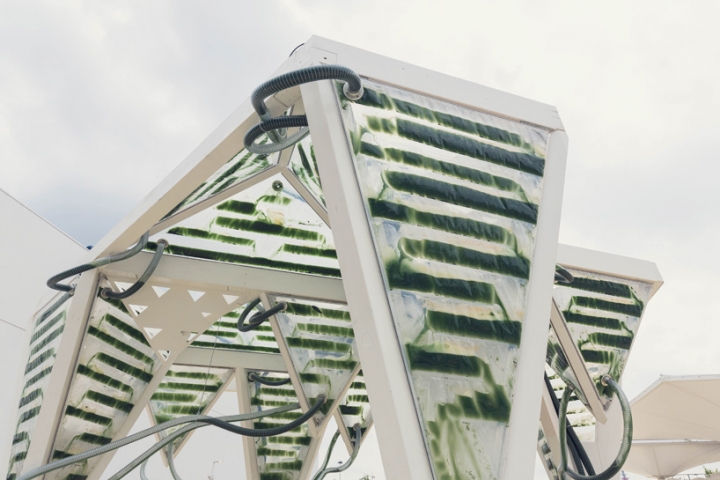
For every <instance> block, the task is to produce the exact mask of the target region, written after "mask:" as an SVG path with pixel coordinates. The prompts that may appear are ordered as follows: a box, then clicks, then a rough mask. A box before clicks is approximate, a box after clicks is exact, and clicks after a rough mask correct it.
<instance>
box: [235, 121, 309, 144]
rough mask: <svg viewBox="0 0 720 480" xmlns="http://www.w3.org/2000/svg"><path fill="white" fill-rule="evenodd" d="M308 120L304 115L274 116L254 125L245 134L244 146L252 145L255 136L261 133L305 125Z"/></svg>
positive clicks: (255, 138)
mask: <svg viewBox="0 0 720 480" xmlns="http://www.w3.org/2000/svg"><path fill="white" fill-rule="evenodd" d="M307 126H308V121H307V117H306V116H305V115H284V116H282V117H275V118H271V119H269V120H266V121H263V122H260V123H258V124H257V125H254V126H253V127H252V128H250V130H248V131H247V133H246V134H245V140H244V141H245V146H246V147H247V146H248V145H252V144H253V142H255V140H257V138H258V137H259V136H260V135H262V134H263V133H268V132H272V131H273V130H280V129H285V128H292V127H307Z"/></svg>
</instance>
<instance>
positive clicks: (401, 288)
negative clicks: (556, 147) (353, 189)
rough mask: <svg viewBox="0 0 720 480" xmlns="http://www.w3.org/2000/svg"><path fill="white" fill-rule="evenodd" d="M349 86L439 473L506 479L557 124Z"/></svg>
mask: <svg viewBox="0 0 720 480" xmlns="http://www.w3.org/2000/svg"><path fill="white" fill-rule="evenodd" d="M363 85H364V87H365V94H364V96H363V98H362V99H361V100H359V101H358V102H350V101H348V100H346V99H345V98H344V96H343V95H342V94H339V95H338V101H339V102H340V106H341V111H342V115H343V119H344V123H345V126H346V128H347V131H348V137H349V142H350V145H351V146H352V150H353V154H354V163H355V168H356V172H357V177H358V183H359V186H360V190H361V192H362V195H363V197H364V200H365V202H366V211H367V216H368V220H369V222H370V226H371V230H372V233H373V240H374V242H375V248H376V251H377V255H378V260H379V262H380V263H381V265H382V267H383V272H384V280H385V286H386V288H387V291H388V297H389V300H390V307H391V311H392V314H393V319H394V323H395V328H396V332H397V335H398V338H399V340H400V343H401V344H402V345H403V355H404V360H405V363H406V367H407V370H408V373H409V375H410V380H411V382H410V383H411V387H412V390H413V393H414V398H415V404H416V407H417V410H418V413H419V417H420V419H421V424H422V428H423V432H424V434H425V443H426V447H427V449H428V453H429V456H430V458H431V464H432V467H433V471H434V475H435V478H436V479H455V478H482V479H498V478H500V476H501V472H500V468H501V463H502V458H503V457H504V449H505V444H506V441H507V438H506V434H507V431H508V420H509V418H510V410H511V405H512V396H513V383H514V372H515V367H516V364H517V359H518V351H519V347H520V336H521V330H522V323H523V319H524V318H525V308H526V303H527V294H528V279H529V278H530V269H531V259H532V258H533V252H534V248H535V239H536V227H537V221H538V209H539V204H540V199H541V196H542V187H543V173H544V170H545V153H546V148H547V142H548V136H549V133H548V132H547V131H546V130H543V129H541V128H535V127H532V126H530V125H526V124H521V123H519V122H513V121H510V120H507V119H503V118H499V117H496V116H493V115H489V114H485V113H481V112H478V111H474V110H470V109H468V108H464V107H460V106H457V105H453V104H448V103H445V102H442V101H439V100H436V99H432V98H429V97H425V96H422V95H419V94H416V93H412V92H407V91H403V90H401V89H398V88H394V87H389V86H384V85H381V84H377V83H373V82H364V84H363Z"/></svg>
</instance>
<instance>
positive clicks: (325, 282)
mask: <svg viewBox="0 0 720 480" xmlns="http://www.w3.org/2000/svg"><path fill="white" fill-rule="evenodd" d="M152 256H153V254H152V253H151V252H140V253H139V254H137V255H136V256H134V257H132V258H129V259H128V260H125V261H123V262H118V263H113V264H110V265H107V266H105V267H103V268H102V269H101V272H102V273H104V274H105V275H107V276H108V277H110V278H111V279H113V280H122V279H124V280H129V281H135V280H136V279H137V278H138V277H139V276H140V275H141V274H142V272H143V271H144V270H145V268H146V267H147V265H148V263H150V259H151V258H152ZM152 278H153V281H158V282H160V283H162V282H167V283H171V284H173V283H177V284H182V285H183V286H186V287H195V288H197V289H199V290H201V289H202V287H204V288H208V289H212V288H214V289H220V290H227V291H228V292H229V293H230V292H246V291H248V290H250V291H256V292H266V293H270V294H280V295H289V296H298V297H305V298H313V299H318V300H327V301H333V302H345V291H344V290H343V284H342V280H341V279H339V278H329V277H320V276H317V275H307V274H303V273H293V272H284V271H281V270H272V269H269V268H258V267H248V266H244V265H237V264H232V263H224V262H215V261H210V260H201V259H196V258H188V257H180V256H175V255H163V257H162V260H161V261H160V264H159V265H158V267H157V269H156V270H155V273H154V274H153V276H152Z"/></svg>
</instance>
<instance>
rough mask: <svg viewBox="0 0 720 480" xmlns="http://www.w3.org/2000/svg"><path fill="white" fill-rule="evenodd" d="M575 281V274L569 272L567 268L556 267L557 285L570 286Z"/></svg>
mask: <svg viewBox="0 0 720 480" xmlns="http://www.w3.org/2000/svg"><path fill="white" fill-rule="evenodd" d="M573 280H575V277H573V274H572V273H570V272H568V271H567V270H566V269H565V268H563V267H561V266H560V265H555V283H560V284H562V285H569V284H571V283H572V282H573Z"/></svg>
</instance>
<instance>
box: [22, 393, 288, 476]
mask: <svg viewBox="0 0 720 480" xmlns="http://www.w3.org/2000/svg"><path fill="white" fill-rule="evenodd" d="M298 408H300V404H299V403H293V404H290V405H286V406H284V407H278V408H273V409H270V410H265V411H261V412H253V413H244V414H240V415H230V416H226V417H218V418H217V419H216V418H215V417H209V416H207V415H188V416H186V417H180V418H176V419H174V420H170V421H167V422H163V423H161V424H160V425H155V426H154V427H150V428H147V429H145V430H143V431H140V432H138V433H135V434H133V435H130V436H129V437H125V438H121V439H120V440H115V441H114V442H110V443H108V444H107V445H103V446H101V447H96V448H93V449H91V450H88V451H86V452H83V453H78V454H77V455H72V456H70V457H66V458H63V459H61V460H57V461H55V462H52V463H48V464H47V465H43V466H41V467H38V468H34V469H33V470H30V471H29V472H27V473H24V474H23V475H21V476H20V477H18V478H17V480H30V479H32V478H35V477H39V476H40V475H44V474H46V473H48V472H52V471H53V470H57V469H59V468H64V467H67V466H69V465H73V464H75V463H80V462H84V461H85V460H87V459H89V458H92V457H97V456H98V455H102V454H104V453H107V452H111V451H113V450H117V449H118V448H120V447H124V446H125V445H128V444H130V443H134V442H137V441H138V440H142V439H143V438H145V437H149V436H150V435H154V434H156V433H159V432H162V431H163V430H167V429H168V428H172V427H175V426H177V425H182V424H184V423H192V422H202V421H207V419H216V420H221V421H224V422H239V421H241V420H253V419H256V418H262V417H267V416H270V415H276V414H278V413H284V412H289V411H292V410H297V409H298ZM205 425H206V424H193V428H198V427H204V426H205ZM186 428H187V427H186ZM178 431H179V430H178Z"/></svg>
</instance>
